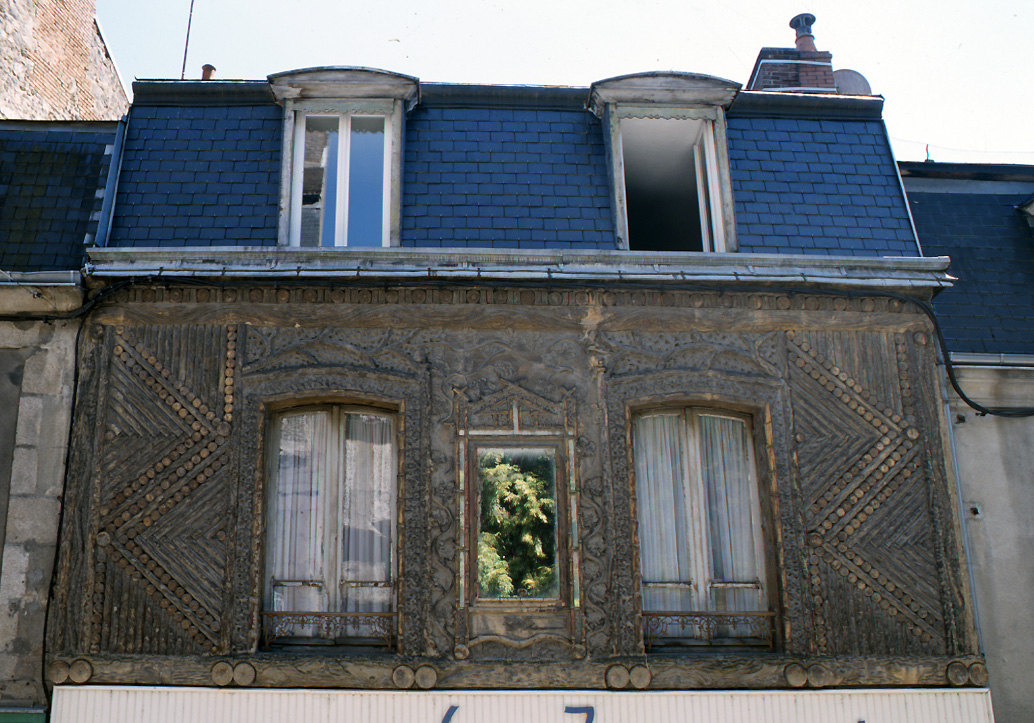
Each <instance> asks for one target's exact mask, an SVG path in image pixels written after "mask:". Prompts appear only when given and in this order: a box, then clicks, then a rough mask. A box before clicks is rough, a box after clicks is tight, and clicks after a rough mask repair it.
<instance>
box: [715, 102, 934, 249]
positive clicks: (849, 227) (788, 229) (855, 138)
mask: <svg viewBox="0 0 1034 723" xmlns="http://www.w3.org/2000/svg"><path fill="white" fill-rule="evenodd" d="M728 136H729V170H730V174H731V176H732V188H733V198H734V199H735V202H736V225H737V236H738V239H739V250H740V251H743V252H754V253H789V254H826V255H836V256H918V255H919V249H918V248H917V246H916V243H915V237H914V236H913V233H912V227H911V224H910V222H909V218H908V211H907V209H906V207H905V199H904V195H903V194H902V191H901V185H900V181H899V180H898V175H897V169H896V167H895V165H894V159H893V156H892V155H891V151H890V146H889V144H888V142H887V137H886V134H885V133H884V130H883V122H882V121H881V120H837V119H812V120H809V119H803V118H779V117H771V118H764V117H754V116H749V117H736V116H735V115H731V114H730V116H729V120H728Z"/></svg>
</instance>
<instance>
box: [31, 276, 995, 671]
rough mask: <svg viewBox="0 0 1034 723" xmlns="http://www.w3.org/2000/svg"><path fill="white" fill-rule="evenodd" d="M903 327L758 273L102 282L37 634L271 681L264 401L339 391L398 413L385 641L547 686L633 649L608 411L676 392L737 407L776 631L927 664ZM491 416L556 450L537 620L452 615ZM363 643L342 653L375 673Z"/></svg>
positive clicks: (621, 490)
mask: <svg viewBox="0 0 1034 723" xmlns="http://www.w3.org/2000/svg"><path fill="white" fill-rule="evenodd" d="M231 291H232V292H233V293H232V294H230V292H231ZM146 292H150V295H149V296H146V295H145V294H146ZM203 292H204V293H203ZM202 297H204V298H202ZM775 314H781V315H782V316H780V317H779V318H780V319H781V320H782V322H783V324H782V325H779V324H775V323H774V322H773V319H774V318H775V317H774V315H775ZM838 314H839V316H838ZM839 320H843V325H842V326H839V325H838V321H839ZM925 324H926V322H925V320H924V319H923V318H922V317H920V315H918V314H916V313H912V312H910V311H909V310H908V309H907V308H903V307H902V306H901V305H900V304H899V305H898V306H896V307H895V306H894V300H888V299H882V298H875V299H868V298H843V299H840V298H836V297H830V296H823V295H818V296H807V295H797V296H791V295H781V294H776V293H773V294H758V293H750V294H735V293H725V294H717V293H691V292H680V291H663V292H661V291H652V292H650V291H637V292H612V291H605V290H562V291H548V290H545V289H542V288H521V287H518V286H514V287H512V288H484V287H469V288H440V289H438V288H436V289H430V288H395V289H392V288H343V287H342V288H320V287H312V288H290V289H284V288H281V289H275V288H268V287H260V286H256V287H254V288H235V289H223V290H221V291H218V292H217V291H212V290H209V289H204V288H193V287H185V288H182V289H175V288H173V289H167V288H154V289H146V288H144V289H139V288H138V289H132V290H129V291H126V292H122V297H121V299H120V301H119V302H118V303H117V304H116V305H113V306H109V307H106V308H102V309H101V310H99V311H98V312H97V315H96V316H95V318H94V321H93V322H92V323H91V325H90V326H89V330H90V333H89V334H84V339H83V344H82V351H81V355H80V364H81V371H82V376H83V383H82V385H81V388H80V394H79V399H78V401H77V407H76V418H75V430H74V439H73V450H72V457H71V459H72V463H71V464H70V471H69V484H68V490H69V492H68V494H69V497H68V500H69V504H70V505H74V506H75V507H76V509H79V510H82V515H72V516H66V519H65V523H64V529H63V532H62V535H63V536H62V540H61V551H60V557H59V582H58V586H57V588H56V591H55V597H56V600H55V607H54V610H55V613H54V616H53V618H52V620H51V629H50V632H49V634H50V640H51V646H50V652H51V656H52V658H53V659H55V660H59V659H60V660H72V659H74V658H75V657H76V656H86V657H87V658H89V659H91V660H93V661H94V662H95V663H96V666H97V669H98V670H111V671H115V670H117V671H118V673H117V676H116V677H118V679H119V682H126V676H129V678H130V679H132V675H133V674H132V672H127V670H128V669H127V668H126V667H125V665H123V664H122V663H118V664H116V663H114V662H110V664H109V663H105V662H104V661H115V660H121V659H122V657H120V656H126V655H136V654H146V655H148V656H161V657H162V658H163V661H164V662H163V665H168V666H172V667H171V668H170V670H172V669H177V666H180V668H182V670H183V671H184V672H183V675H184V680H190V681H193V682H194V683H196V682H197V676H198V675H202V677H203V674H202V673H199V669H198V666H199V665H203V664H202V663H200V662H199V661H203V660H204V659H206V656H218V655H233V656H238V658H239V657H240V656H245V657H249V658H253V659H254V660H256V661H259V660H261V661H265V662H263V663H262V665H265V666H266V667H265V668H262V667H261V666H260V670H267V671H269V672H268V676H267V677H266V678H262V676H261V675H260V679H266V680H268V681H270V683H269V684H271V685H291V684H294V685H305V684H307V683H306V682H305V681H304V680H302V679H301V678H299V677H298V676H297V675H294V674H292V673H290V672H289V670H290V669H298V670H301V669H308V667H306V666H309V667H311V666H315V668H314V669H322V668H321V667H320V666H321V665H322V663H320V664H317V662H316V661H315V660H311V661H308V662H305V663H304V665H303V664H300V663H299V662H298V656H299V655H301V656H302V658H304V657H305V656H304V654H303V653H299V652H298V651H295V652H294V653H293V654H292V655H294V657H293V658H292V660H294V662H292V663H291V664H290V665H289V666H288V668H286V669H282V670H280V672H276V670H278V669H277V664H276V662H275V661H276V660H285V661H286V660H287V657H286V654H281V655H280V657H279V658H278V657H277V654H276V652H275V651H274V652H264V651H263V650H262V648H261V635H260V627H259V626H260V618H259V611H260V609H261V605H262V601H261V593H260V591H261V589H262V583H261V579H262V570H263V550H264V519H263V518H264V514H265V513H264V510H265V505H264V498H265V497H264V484H265V482H264V477H265V459H266V454H267V451H266V448H265V447H266V445H265V436H266V424H267V420H268V418H269V414H270V412H271V410H276V409H279V408H283V407H284V406H286V405H291V404H311V403H316V402H320V403H323V402H331V403H333V402H341V403H349V404H372V405H376V406H379V407H381V408H386V409H390V410H393V411H395V412H396V414H397V418H398V420H399V425H398V435H399V437H398V439H399V450H400V452H399V454H400V460H399V472H400V474H399V485H400V487H399V491H400V494H399V500H400V502H399V520H400V523H399V531H398V538H399V540H398V546H399V567H398V570H397V596H398V597H397V600H398V609H399V613H400V614H399V631H400V637H399V639H398V641H397V646H396V649H395V651H394V652H395V653H397V654H401V655H403V656H406V657H408V658H412V657H416V658H423V659H426V660H430V661H438V662H439V663H442V664H444V663H445V661H449V670H450V671H451V672H450V673H449V676H448V677H449V679H450V680H451V681H453V682H454V683H455V684H456V685H460V686H461V687H462V686H466V685H473V686H475V687H483V686H486V685H489V686H490V685H495V684H498V681H496V679H495V677H493V676H496V675H497V672H492V671H496V670H497V668H498V665H496V667H492V666H491V665H490V664H489V663H490V661H493V660H494V661H502V660H505V661H508V663H510V664H514V665H517V664H520V663H521V661H524V662H527V663H531V664H534V663H535V661H542V660H547V659H549V660H567V661H569V663H570V664H571V665H573V666H575V667H574V668H572V669H571V670H572V671H575V672H571V673H570V675H569V676H568V677H570V676H571V675H573V676H574V677H573V678H570V680H567V679H566V678H565V680H567V683H563V682H562V681H560V680H559V679H558V680H556V681H552V682H551V681H550V680H547V679H546V678H547V677H548V676H547V675H546V674H545V673H541V672H540V673H535V672H534V668H529V669H528V670H526V671H524V672H522V673H521V676H525V675H529V676H531V678H534V679H536V680H538V678H542V680H541V681H539V682H537V683H536V685H543V686H547V687H548V686H549V685H551V684H556V685H567V684H571V685H573V684H582V683H579V682H578V681H581V680H582V677H584V675H589V672H588V671H589V668H585V670H584V671H583V672H582V673H577V672H576V671H577V670H580V669H579V668H578V667H577V666H579V665H581V666H589V665H590V661H593V660H596V661H599V660H606V659H609V658H634V659H638V660H649V659H651V658H650V656H646V655H645V649H644V645H643V638H642V621H641V612H640V598H639V595H640V592H639V585H638V566H639V563H638V548H637V541H636V535H637V520H636V507H635V495H634V480H633V479H632V476H633V475H632V469H633V466H632V459H631V451H630V424H631V418H632V416H633V415H634V414H636V413H637V412H638V411H639V410H642V409H649V408H653V407H657V406H664V405H685V404H693V405H705V406H706V405H712V406H717V407H724V408H729V409H733V410H736V411H738V412H743V413H747V414H750V415H751V416H752V417H753V419H754V425H753V427H754V431H755V449H756V452H757V458H758V464H759V470H758V472H759V474H758V479H759V484H760V485H761V496H762V506H763V509H764V513H765V514H764V516H765V518H766V522H765V530H764V536H765V539H766V545H767V550H768V554H769V556H770V558H771V564H770V568H771V570H772V573H771V577H772V579H771V580H770V581H768V582H769V585H768V588H769V589H770V590H772V595H771V606H772V609H773V610H774V611H775V612H776V613H777V619H778V635H777V638H778V640H777V646H776V647H777V651H778V653H779V655H782V656H789V657H788V658H786V659H794V660H796V659H809V658H812V657H819V658H822V659H825V660H835V661H850V660H853V659H857V660H858V661H862V660H863V659H864V661H865V662H857V663H843V664H844V665H846V666H847V667H846V668H844V670H845V671H847V672H844V673H843V679H845V680H850V681H852V683H851V684H867V683H866V682H867V681H868V684H874V685H886V684H893V683H892V682H890V683H888V681H893V680H895V678H894V675H892V674H890V673H887V672H886V671H883V672H879V673H877V672H874V668H873V663H872V660H873V658H874V657H875V658H876V659H879V658H880V657H885V658H886V659H887V660H888V661H889V660H891V659H895V660H898V659H901V657H902V656H905V657H908V656H912V657H914V658H915V659H916V660H922V661H925V662H923V663H922V665H923V666H925V667H924V668H923V669H924V671H926V672H924V673H923V675H924V676H927V677H928V678H929V676H933V677H934V678H935V677H936V675H937V673H936V669H937V666H938V665H940V663H938V662H936V661H938V660H941V659H942V658H944V660H945V663H946V662H947V658H948V657H950V656H960V655H963V656H965V655H971V654H972V653H974V652H975V648H974V644H973V638H972V635H971V624H970V622H969V619H968V617H967V612H966V606H965V599H966V593H965V590H964V588H963V585H962V582H961V581H963V580H964V579H965V578H964V576H963V575H962V573H961V567H960V553H959V551H958V549H957V548H958V544H957V539H956V534H957V531H956V529H955V527H954V525H955V522H954V517H953V513H952V508H951V505H952V501H951V499H952V498H951V493H950V491H949V489H948V486H947V481H946V477H945V472H944V453H943V450H942V449H941V447H940V427H939V425H940V422H939V420H938V418H937V415H936V398H937V397H936V385H935V380H934V377H933V369H934V359H933V350H932V346H931V345H930V344H929V343H928V341H929V340H928V339H927V338H926V337H925V333H926V332H924V331H922V330H923V329H924V328H925ZM923 339H925V340H926V341H925V342H923V341H920V340H923ZM508 429H509V430H511V431H512V430H524V429H527V430H533V431H536V430H537V433H542V434H547V435H550V434H551V435H553V436H554V437H555V438H556V439H555V440H554V441H555V443H556V444H557V445H559V446H558V449H561V450H562V454H563V455H564V456H565V460H564V465H566V466H564V465H562V466H564V469H567V470H569V471H570V475H569V478H565V480H567V481H566V483H565V484H566V485H567V486H568V487H569V488H570V490H569V491H570V514H571V516H572V519H571V522H570V523H565V525H568V527H569V529H570V532H569V533H568V532H567V528H565V535H567V536H562V539H563V540H564V543H563V544H564V545H565V548H564V551H563V552H564V554H563V555H562V559H561V564H562V565H566V566H567V567H565V568H564V574H563V575H562V576H561V577H562V579H563V580H564V581H565V582H564V583H563V585H564V587H563V590H564V592H563V593H562V596H561V598H562V599H561V601H560V604H559V607H558V610H557V612H556V613H551V614H550V615H544V614H543V613H542V612H538V613H534V614H532V613H530V612H529V613H528V614H527V615H525V616H523V618H522V615H521V611H520V610H519V609H516V610H513V611H508V612H507V613H506V614H495V613H491V612H486V611H485V610H479V611H475V612H474V614H473V617H471V613H470V611H469V610H468V609H467V606H468V605H469V604H470V601H471V596H470V590H471V587H470V586H471V585H472V584H473V578H472V572H471V569H470V568H471V564H470V559H471V558H470V550H471V547H470V545H471V542H470V536H471V534H472V533H471V529H472V528H471V525H472V519H471V517H470V514H471V513H470V511H469V508H468V507H465V504H467V503H466V502H464V500H465V499H467V497H466V496H468V495H469V484H470V480H469V479H466V480H464V475H466V474H468V470H466V469H465V464H467V463H466V462H465V461H464V459H465V457H464V455H466V454H469V450H466V448H465V447H464V444H466V442H463V441H462V440H465V439H470V438H471V435H476V434H501V433H503V432H504V431H505V430H508ZM515 434H516V433H515ZM514 439H517V437H515V438H514ZM511 441H513V440H511ZM464 485H467V486H466V487H465V486H464ZM575 530H577V531H578V532H577V534H575V533H574V531H575ZM518 607H519V606H518ZM536 615H537V616H538V618H542V620H540V621H539V623H535V620H533V618H535V616H536ZM538 618H535V619H538ZM547 618H548V620H547ZM471 621H474V622H473V623H472V622H471ZM543 621H545V622H543ZM536 625H538V626H539V627H541V628H542V630H537V629H536ZM508 631H510V632H508ZM537 635H538V636H539V637H538V638H536V636H537ZM349 656H350V653H349V652H348V651H347V650H345V649H342V650H340V651H339V655H338V656H337V657H338V658H341V659H344V660H348V659H349ZM737 656H739V657H737ZM733 659H734V660H735V661H736V662H735V664H733V663H732V662H729V663H728V665H727V666H726V667H725V668H722V666H719V667H718V668H716V670H719V669H721V670H728V671H740V672H729V673H728V675H732V676H733V677H736V678H737V679H738V680H740V679H741V680H742V682H743V685H745V686H747V687H751V686H754V685H760V686H771V685H772V682H771V681H773V680H781V678H780V677H779V676H780V675H782V674H781V673H779V672H778V671H779V670H781V668H779V666H778V665H776V663H775V662H773V663H772V665H768V666H762V667H761V668H756V672H754V673H751V672H749V671H750V670H752V669H754V668H752V663H751V662H750V661H751V656H750V654H748V653H743V654H739V653H737V654H735V655H734V656H733ZM781 659H783V658H781ZM388 660H389V662H385V660H384V659H379V662H376V663H373V662H369V661H368V662H367V663H363V665H369V666H372V667H370V668H369V670H370V671H371V672H370V674H369V676H367V677H366V678H363V675H360V674H359V673H357V672H355V671H353V673H350V675H352V674H356V675H358V679H359V680H363V679H365V680H368V681H370V683H369V684H370V685H376V683H375V682H374V681H376V680H382V679H383V678H384V676H385V675H387V676H388V677H390V675H391V673H390V668H388V669H387V672H385V670H382V668H383V667H384V666H385V665H389V666H390V665H391V663H390V657H389V659H388ZM271 661H272V662H271ZM930 661H934V662H930ZM727 662H728V661H727ZM256 664H258V663H256ZM782 664H783V663H780V664H779V665H782ZM106 665H107V666H108V667H105V666H106ZM672 665H674V667H671V666H672ZM665 666H668V667H670V668H671V670H670V671H668V672H665V673H664V674H663V675H662V676H661V678H660V679H661V680H667V681H669V683H670V681H677V680H679V679H684V680H687V681H689V680H696V678H693V677H692V676H689V668H688V667H686V666H689V663H688V662H686V663H679V662H678V660H677V659H676V662H675V663H671V661H668V662H666V663H665ZM680 666H682V667H680ZM773 666H774V667H773ZM852 666H854V667H852ZM931 666H932V667H931ZM324 667H325V666H324ZM662 667H664V666H662ZM668 667H666V668H665V670H667V669H668ZM877 667H878V666H877ZM906 667H907V666H906ZM928 668H929V670H927V669H928ZM832 669H836V667H835V665H834V666H833V668H832ZM285 670H287V671H288V672H284V671H285ZM374 670H376V671H377V672H376V673H375V672H372V671H374ZM498 670H503V669H502V668H498ZM658 670H660V668H659V669H658ZM762 670H763V672H762ZM186 671H191V672H189V674H188V673H187V672H186ZM479 671H480V672H479ZM680 671H681V672H680ZM743 671H746V672H743ZM112 675H115V674H114V673H112ZM262 675H267V674H265V673H264V674H262ZM299 675H300V674H299ZM327 675H328V676H329V675H331V674H330V673H327ZM498 675H503V676H504V677H506V676H510V677H512V676H513V675H514V672H513V671H512V670H509V671H508V672H505V673H498ZM565 675H568V674H567V673H565ZM593 675H595V673H593ZM708 675H711V674H710V673H709V674H708ZM895 675H896V674H895ZM902 675H905V674H904V673H902ZM536 676H538V677H536ZM579 676H582V677H579ZM680 676H682V678H680ZM685 676H689V677H685ZM759 676H760V677H759ZM317 677H318V676H317ZM712 677H713V679H714V680H721V681H722V685H728V684H729V683H728V680H727V679H726V677H725V674H717V673H716V674H714V675H713V676H712ZM531 678H529V679H531ZM146 679H147V676H146V675H140V676H138V678H136V680H138V681H139V682H144V681H145V680H146ZM522 679H524V678H523V677H522ZM707 679H708V680H710V679H711V678H707ZM930 679H932V678H930ZM327 680H328V681H331V678H329V677H328V678H327ZM274 681H275V682H274ZM750 681H753V683H751V682H750ZM583 682H584V681H583ZM669 683H665V685H668V684H669Z"/></svg>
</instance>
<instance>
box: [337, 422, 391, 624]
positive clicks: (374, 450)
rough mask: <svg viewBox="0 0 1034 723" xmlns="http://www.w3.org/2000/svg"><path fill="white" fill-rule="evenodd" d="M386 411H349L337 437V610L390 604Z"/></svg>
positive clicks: (380, 608) (381, 609) (368, 609)
mask: <svg viewBox="0 0 1034 723" xmlns="http://www.w3.org/2000/svg"><path fill="white" fill-rule="evenodd" d="M391 427H392V425H391V420H390V419H388V418H387V417H381V416H373V415H366V414H349V415H348V419H347V422H346V424H345V434H344V436H343V438H342V440H341V443H342V445H343V450H342V456H343V458H344V485H343V487H344V490H346V492H345V494H343V495H342V500H341V558H340V559H341V571H340V574H339V576H338V579H339V580H340V585H341V600H340V607H339V608H338V609H339V610H340V611H341V612H388V611H389V610H390V609H391V579H392V570H391V567H392V560H391V552H392V550H391V547H392V545H391V542H392V537H393V531H394V528H395V469H394V468H395V455H394V451H393V449H392V437H393V434H392V428H391Z"/></svg>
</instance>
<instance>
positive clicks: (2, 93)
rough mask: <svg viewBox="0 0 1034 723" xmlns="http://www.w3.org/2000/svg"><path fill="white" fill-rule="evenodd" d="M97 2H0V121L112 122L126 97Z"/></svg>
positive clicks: (41, 0) (125, 101)
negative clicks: (97, 14)
mask: <svg viewBox="0 0 1034 723" xmlns="http://www.w3.org/2000/svg"><path fill="white" fill-rule="evenodd" d="M94 10H95V2H94V0H36V1H35V2H32V3H26V2H20V1H19V0H0V118H16V119H25V120H114V119H117V118H119V117H120V116H121V115H122V114H123V113H125V111H126V109H127V107H128V100H127V98H126V92H125V90H124V89H123V87H122V83H121V81H120V80H119V77H118V72H117V71H116V69H115V64H114V62H113V61H112V59H111V56H110V54H109V53H108V51H107V48H106V47H105V44H104V39H103V38H102V37H101V35H100V30H99V28H98V26H97V23H96V21H95V20H94Z"/></svg>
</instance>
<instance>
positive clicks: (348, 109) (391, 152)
mask: <svg viewBox="0 0 1034 723" xmlns="http://www.w3.org/2000/svg"><path fill="white" fill-rule="evenodd" d="M268 80H269V84H270V88H271V89H272V91H273V95H274V96H275V97H276V100H277V102H278V103H280V104H281V105H282V106H283V108H284V137H283V152H282V154H281V167H280V178H281V183H280V221H279V231H278V238H279V240H280V245H281V246H298V245H299V236H298V228H299V225H298V223H297V222H296V221H295V220H293V219H292V215H296V214H297V213H298V212H299V210H300V203H301V199H300V197H298V193H300V188H301V184H300V182H296V179H295V175H296V159H295V156H296V153H297V151H296V148H295V146H296V144H297V140H298V137H299V135H300V134H299V132H298V131H297V130H296V127H297V125H298V123H299V122H301V123H304V118H305V116H306V115H335V116H341V117H344V116H380V117H383V118H384V119H385V125H386V127H385V143H386V145H387V149H386V157H387V161H386V166H387V171H388V176H389V177H388V178H387V179H386V184H385V185H386V190H387V194H386V198H385V199H384V206H385V219H384V227H383V229H384V237H383V245H384V246H398V245H399V239H400V229H401V222H400V219H401V207H402V137H403V129H404V124H405V115H406V112H407V111H409V110H412V108H413V107H414V106H415V105H416V102H417V97H418V95H419V81H418V80H417V79H416V78H413V77H411V76H408V75H402V74H399V73H391V72H388V71H384V70H376V69H372V68H357V67H317V68H305V69H301V70H290V71H286V72H283V73H275V74H273V75H270V76H269V78H268Z"/></svg>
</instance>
